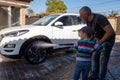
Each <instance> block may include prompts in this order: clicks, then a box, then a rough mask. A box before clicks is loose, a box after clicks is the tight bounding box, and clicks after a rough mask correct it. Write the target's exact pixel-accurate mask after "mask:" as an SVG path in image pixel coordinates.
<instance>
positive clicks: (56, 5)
mask: <svg viewBox="0 0 120 80" xmlns="http://www.w3.org/2000/svg"><path fill="white" fill-rule="evenodd" d="M46 6H47V10H46V12H47V13H65V12H66V9H67V7H66V5H65V4H64V2H63V1H61V0H47V2H46Z"/></svg>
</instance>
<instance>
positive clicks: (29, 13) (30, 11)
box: [27, 8, 34, 17]
mask: <svg viewBox="0 0 120 80" xmlns="http://www.w3.org/2000/svg"><path fill="white" fill-rule="evenodd" d="M27 12H28V16H29V17H31V16H32V15H33V14H34V11H33V10H32V9H31V8H28V10H27Z"/></svg>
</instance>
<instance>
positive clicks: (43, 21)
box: [33, 15, 59, 26]
mask: <svg viewBox="0 0 120 80" xmlns="http://www.w3.org/2000/svg"><path fill="white" fill-rule="evenodd" d="M58 16H59V15H49V16H45V17H43V18H41V19H39V20H38V21H36V22H34V23H33V25H41V26H46V25H48V24H49V23H50V22H51V21H53V20H54V19H55V18H56V17H58Z"/></svg>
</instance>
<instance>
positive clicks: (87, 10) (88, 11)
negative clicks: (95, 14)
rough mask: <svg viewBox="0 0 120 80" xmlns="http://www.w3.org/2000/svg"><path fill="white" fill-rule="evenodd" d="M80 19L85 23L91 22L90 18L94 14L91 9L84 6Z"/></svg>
mask: <svg viewBox="0 0 120 80" xmlns="http://www.w3.org/2000/svg"><path fill="white" fill-rule="evenodd" d="M79 13H80V18H81V19H82V20H84V21H89V17H90V15H91V14H92V12H91V9H90V8H89V7H87V6H84V7H82V8H81V9H80V11H79Z"/></svg>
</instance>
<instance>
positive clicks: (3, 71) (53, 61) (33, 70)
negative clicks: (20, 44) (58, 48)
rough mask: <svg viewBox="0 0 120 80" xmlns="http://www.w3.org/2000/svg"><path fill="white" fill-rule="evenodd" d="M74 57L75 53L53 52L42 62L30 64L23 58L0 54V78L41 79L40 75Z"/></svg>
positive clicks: (7, 79) (57, 67) (51, 70)
mask: <svg viewBox="0 0 120 80" xmlns="http://www.w3.org/2000/svg"><path fill="white" fill-rule="evenodd" d="M74 57H75V54H71V53H64V52H61V53H55V54H53V55H51V56H49V57H48V59H47V60H46V61H45V62H43V63H42V64H38V65H32V64H29V63H28V62H26V61H25V60H24V59H20V60H14V59H9V58H5V57H3V56H0V80H43V79H41V78H42V76H45V75H49V74H51V72H54V71H56V70H58V69H61V68H62V67H63V65H64V66H68V65H69V64H71V63H73V62H74V59H75V58H74ZM51 79H52V78H51Z"/></svg>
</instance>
